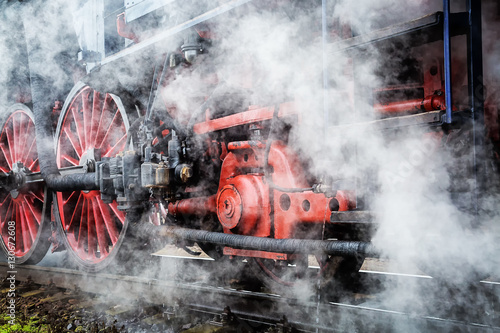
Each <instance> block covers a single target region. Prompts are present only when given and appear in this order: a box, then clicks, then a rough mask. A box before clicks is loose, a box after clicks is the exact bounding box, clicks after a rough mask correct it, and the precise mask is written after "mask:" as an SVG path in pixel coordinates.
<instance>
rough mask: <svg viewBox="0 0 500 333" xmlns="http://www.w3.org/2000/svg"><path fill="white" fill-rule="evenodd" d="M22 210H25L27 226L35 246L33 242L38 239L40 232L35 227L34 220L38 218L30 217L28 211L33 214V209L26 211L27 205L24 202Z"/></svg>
mask: <svg viewBox="0 0 500 333" xmlns="http://www.w3.org/2000/svg"><path fill="white" fill-rule="evenodd" d="M21 205H22V208H23V211H22V213H23V215H24V220H25V222H26V225H27V227H28V230H29V234H30V237H31V243H32V244H33V242H34V241H35V239H36V233H37V232H38V230H36V226H35V225H33V219H35V221H36V217H35V216H34V215H32V216H31V218H30V216H28V211H29V212H32V211H31V209H26V208H27V207H26V204H25V203H24V202H23V203H22V204H21Z"/></svg>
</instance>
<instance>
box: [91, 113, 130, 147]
mask: <svg viewBox="0 0 500 333" xmlns="http://www.w3.org/2000/svg"><path fill="white" fill-rule="evenodd" d="M122 125H123V119H122V118H121V114H120V111H119V110H116V112H115V114H114V115H113V120H112V121H111V125H110V126H109V127H108V129H107V130H106V134H105V135H104V138H103V139H102V141H101V142H100V144H99V146H98V148H100V149H101V150H102V153H103V156H104V155H105V154H106V153H107V152H108V151H109V148H107V147H111V145H112V143H113V141H114V140H115V139H114V138H115V137H116V133H113V132H114V131H117V129H118V128H120V127H121V126H122ZM124 132H125V130H123V131H122V133H124ZM113 134H114V135H113ZM105 144H106V147H104V145H105Z"/></svg>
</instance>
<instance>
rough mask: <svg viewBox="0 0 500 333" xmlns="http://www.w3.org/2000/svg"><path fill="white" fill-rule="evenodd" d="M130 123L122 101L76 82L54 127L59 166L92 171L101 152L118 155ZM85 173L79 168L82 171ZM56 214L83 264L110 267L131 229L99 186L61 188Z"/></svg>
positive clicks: (70, 247)
mask: <svg viewBox="0 0 500 333" xmlns="http://www.w3.org/2000/svg"><path fill="white" fill-rule="evenodd" d="M128 128H129V122H128V118H127V115H126V113H125V110H124V107H123V104H122V102H121V100H120V99H119V98H118V97H117V96H115V95H112V94H109V93H100V92H98V91H95V90H93V89H92V88H90V87H89V86H86V85H84V84H77V85H76V86H75V87H74V88H73V90H72V91H71V92H70V94H69V96H68V98H67V100H66V102H65V103H64V106H63V109H62V111H61V115H60V117H59V122H58V124H57V129H56V154H57V165H58V167H59V168H64V167H77V166H83V167H84V168H85V169H88V170H89V171H92V168H93V167H94V166H95V162H96V161H99V160H100V159H101V158H102V157H114V156H116V155H117V154H118V153H119V152H121V151H123V150H124V149H125V146H126V142H127V131H128ZM80 172H81V170H80ZM54 206H55V212H56V213H55V215H56V219H57V224H58V226H59V228H60V231H61V233H62V235H63V240H64V242H65V244H66V248H67V250H68V251H69V253H70V255H71V256H72V257H73V258H74V259H75V260H76V261H77V263H78V264H79V265H80V266H82V267H83V268H85V269H89V270H99V269H102V268H104V267H105V266H107V265H108V264H109V263H110V262H111V261H112V260H113V258H114V257H115V256H116V253H117V252H118V251H119V248H120V245H121V244H122V242H123V238H124V237H125V233H126V230H127V219H126V218H125V213H124V212H122V211H119V210H118V207H117V203H116V202H113V203H111V204H106V203H104V202H103V201H102V200H101V198H100V192H99V191H74V192H58V193H57V194H56V197H55V203H54Z"/></svg>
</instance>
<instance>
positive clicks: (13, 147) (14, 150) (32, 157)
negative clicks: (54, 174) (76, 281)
mask: <svg viewBox="0 0 500 333" xmlns="http://www.w3.org/2000/svg"><path fill="white" fill-rule="evenodd" d="M1 126H2V127H1V134H0V171H1V172H3V173H5V174H10V175H17V176H22V174H29V173H33V172H38V171H40V167H39V165H38V154H37V149H36V140H35V124H34V122H33V114H32V112H31V111H30V109H29V108H28V107H27V106H25V105H23V104H15V105H13V106H12V107H10V108H9V109H8V110H7V112H5V113H4V118H3V119H2V122H1ZM45 193H46V192H45V187H44V184H43V183H42V182H37V183H31V184H20V185H18V186H16V187H9V189H5V188H3V187H2V188H0V234H1V237H0V239H1V240H0V244H1V248H2V250H3V252H4V253H5V254H6V255H7V256H9V257H12V254H14V257H15V263H16V264H21V263H29V264H36V263H37V262H39V261H40V260H41V259H42V258H43V257H44V256H45V254H46V253H47V250H48V248H49V246H50V242H49V240H48V238H49V236H50V225H49V223H47V222H46V220H47V219H46V218H45V208H46V207H47V206H48V207H50V203H48V204H47V203H46V202H45V198H46V196H45Z"/></svg>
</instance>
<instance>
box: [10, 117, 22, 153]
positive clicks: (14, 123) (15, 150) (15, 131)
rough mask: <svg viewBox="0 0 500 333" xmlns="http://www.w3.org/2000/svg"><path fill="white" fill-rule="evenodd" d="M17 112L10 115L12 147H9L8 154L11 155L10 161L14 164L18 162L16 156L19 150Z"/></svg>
mask: <svg viewBox="0 0 500 333" xmlns="http://www.w3.org/2000/svg"><path fill="white" fill-rule="evenodd" d="M17 115H18V113H17V112H14V113H13V114H12V117H11V119H12V145H9V148H10V152H11V154H12V159H13V161H14V162H17V161H19V158H18V156H17V154H18V150H19V144H20V142H19V139H20V138H19V121H17Z"/></svg>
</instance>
